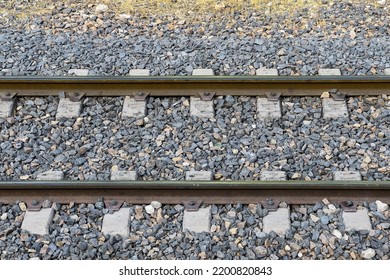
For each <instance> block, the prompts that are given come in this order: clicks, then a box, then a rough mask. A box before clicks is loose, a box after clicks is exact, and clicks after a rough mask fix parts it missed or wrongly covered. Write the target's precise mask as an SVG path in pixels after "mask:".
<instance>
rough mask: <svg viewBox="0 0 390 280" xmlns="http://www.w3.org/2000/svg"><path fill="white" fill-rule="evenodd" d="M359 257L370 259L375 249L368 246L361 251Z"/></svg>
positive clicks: (373, 255)
mask: <svg viewBox="0 0 390 280" xmlns="http://www.w3.org/2000/svg"><path fill="white" fill-rule="evenodd" d="M361 257H362V258H363V259H366V260H371V259H372V258H373V257H375V250H374V249H372V248H368V249H366V250H364V251H362V254H361Z"/></svg>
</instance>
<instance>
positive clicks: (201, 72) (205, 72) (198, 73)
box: [192, 68, 214, 76]
mask: <svg viewBox="0 0 390 280" xmlns="http://www.w3.org/2000/svg"><path fill="white" fill-rule="evenodd" d="M192 76H214V71H213V69H201V68H198V69H194V70H192Z"/></svg>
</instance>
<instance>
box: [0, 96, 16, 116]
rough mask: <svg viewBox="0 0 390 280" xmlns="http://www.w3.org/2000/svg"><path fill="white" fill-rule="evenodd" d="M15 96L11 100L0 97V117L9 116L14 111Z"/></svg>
mask: <svg viewBox="0 0 390 280" xmlns="http://www.w3.org/2000/svg"><path fill="white" fill-rule="evenodd" d="M14 108H15V98H13V99H12V100H1V99H0V118H2V119H6V118H8V117H11V116H12V115H13V113H14Z"/></svg>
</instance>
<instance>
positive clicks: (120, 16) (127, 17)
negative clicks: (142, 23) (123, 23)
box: [119, 14, 131, 19]
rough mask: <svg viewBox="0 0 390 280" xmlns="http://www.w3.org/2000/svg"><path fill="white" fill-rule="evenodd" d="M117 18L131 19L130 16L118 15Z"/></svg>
mask: <svg viewBox="0 0 390 280" xmlns="http://www.w3.org/2000/svg"><path fill="white" fill-rule="evenodd" d="M119 18H120V19H129V18H131V15H128V14H120V15H119Z"/></svg>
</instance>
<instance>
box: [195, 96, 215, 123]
mask: <svg viewBox="0 0 390 280" xmlns="http://www.w3.org/2000/svg"><path fill="white" fill-rule="evenodd" d="M190 113H191V115H192V116H197V117H199V118H213V117H214V105H213V101H212V100H209V101H205V100H201V99H200V98H199V97H194V96H191V97H190Z"/></svg>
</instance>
